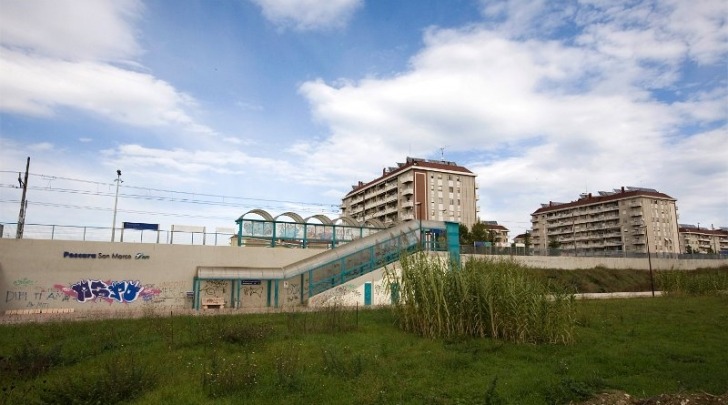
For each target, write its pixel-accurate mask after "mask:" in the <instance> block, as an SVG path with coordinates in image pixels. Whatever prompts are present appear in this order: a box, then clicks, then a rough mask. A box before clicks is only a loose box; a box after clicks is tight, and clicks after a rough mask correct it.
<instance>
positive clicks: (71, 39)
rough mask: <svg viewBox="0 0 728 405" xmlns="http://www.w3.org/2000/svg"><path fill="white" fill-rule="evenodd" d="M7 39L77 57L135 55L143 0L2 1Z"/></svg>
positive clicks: (1, 33)
mask: <svg viewBox="0 0 728 405" xmlns="http://www.w3.org/2000/svg"><path fill="white" fill-rule="evenodd" d="M0 9H1V10H2V12H1V13H0V38H2V44H3V45H4V46H9V47H13V48H17V49H22V50H24V51H25V52H28V53H36V54H41V55H46V56H50V57H57V58H61V59H74V60H88V59H91V60H118V59H126V58H133V57H134V56H136V55H137V54H138V53H139V52H140V51H141V49H140V48H139V45H138V44H137V41H136V38H135V33H134V30H133V29H130V25H131V23H133V22H134V21H135V20H136V19H138V18H139V17H140V15H141V13H142V11H143V6H142V4H141V2H140V1H139V0H33V1H22V0H9V1H3V2H2V6H1V7H0Z"/></svg>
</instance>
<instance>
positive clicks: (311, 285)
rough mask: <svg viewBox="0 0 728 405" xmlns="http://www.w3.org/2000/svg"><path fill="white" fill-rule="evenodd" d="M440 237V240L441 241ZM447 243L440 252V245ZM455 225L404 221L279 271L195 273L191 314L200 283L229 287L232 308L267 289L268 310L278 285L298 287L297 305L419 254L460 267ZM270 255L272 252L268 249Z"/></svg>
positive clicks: (225, 269)
mask: <svg viewBox="0 0 728 405" xmlns="http://www.w3.org/2000/svg"><path fill="white" fill-rule="evenodd" d="M443 236H444V238H442V237H443ZM443 239H444V240H446V241H447V242H446V245H445V246H442V244H441V241H442V240H443ZM459 240H460V237H459V224H458V223H456V222H441V221H408V222H404V223H402V224H399V225H397V226H395V227H392V228H387V229H382V230H379V231H378V232H376V233H372V234H370V235H368V236H364V237H362V238H359V239H355V240H353V241H350V242H348V243H345V244H340V245H338V246H336V247H334V248H333V249H328V250H325V251H323V252H321V253H319V254H317V255H314V256H311V257H309V258H307V259H304V260H301V261H298V262H295V263H291V264H289V265H286V266H283V267H274V268H271V267H198V269H197V276H196V277H195V279H194V283H193V289H194V292H193V293H194V299H193V307H194V309H200V305H201V304H200V289H201V283H202V282H203V281H213V280H217V281H230V282H232V291H231V293H230V294H231V297H230V298H231V302H238V303H239V302H240V299H241V295H240V291H241V289H242V286H244V285H247V284H250V283H263V282H264V283H266V287H267V288H266V291H267V297H266V302H267V306H268V307H273V308H278V307H279V306H280V303H279V291H280V288H281V285H282V283H285V282H286V281H288V280H296V281H297V283H296V284H300V289H301V291H300V294H299V296H300V304H302V305H305V304H306V303H307V302H308V300H309V299H310V298H311V297H313V296H315V295H317V294H320V293H322V292H324V291H327V290H329V289H332V288H335V287H337V286H340V285H342V284H345V283H347V282H349V281H352V280H354V279H356V278H358V277H361V276H363V275H365V274H368V273H370V272H372V271H375V270H377V269H380V268H382V267H384V266H386V265H388V264H391V263H394V262H397V261H399V259H400V257H401V256H402V255H403V254H408V253H412V252H415V251H418V250H447V251H448V252H449V253H450V256H451V259H452V260H455V261H457V262H459V261H460V241H459ZM271 254H275V249H271Z"/></svg>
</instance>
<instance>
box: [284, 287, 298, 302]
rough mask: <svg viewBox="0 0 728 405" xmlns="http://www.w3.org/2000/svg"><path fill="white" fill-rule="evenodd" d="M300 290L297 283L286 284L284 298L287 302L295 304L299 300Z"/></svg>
mask: <svg viewBox="0 0 728 405" xmlns="http://www.w3.org/2000/svg"><path fill="white" fill-rule="evenodd" d="M300 293H301V288H300V284H298V283H291V282H288V285H287V291H286V297H287V301H288V302H295V301H299V300H300V299H301V295H300Z"/></svg>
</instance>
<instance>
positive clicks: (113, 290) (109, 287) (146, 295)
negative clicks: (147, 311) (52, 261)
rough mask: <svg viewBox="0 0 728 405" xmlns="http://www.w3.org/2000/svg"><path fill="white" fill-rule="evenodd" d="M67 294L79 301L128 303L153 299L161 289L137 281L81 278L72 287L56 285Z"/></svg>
mask: <svg viewBox="0 0 728 405" xmlns="http://www.w3.org/2000/svg"><path fill="white" fill-rule="evenodd" d="M54 287H55V288H57V289H58V290H60V291H61V292H63V293H64V294H65V295H67V296H69V297H71V298H75V299H76V301H78V302H89V301H97V300H100V301H106V302H108V303H109V304H111V303H113V302H120V303H128V302H134V301H136V300H137V299H142V300H144V301H151V300H152V299H153V298H154V297H155V296H156V295H159V293H160V292H161V291H160V290H159V289H156V288H152V287H148V286H144V285H141V283H140V282H139V281H138V280H137V281H129V280H122V281H102V280H92V279H88V280H81V281H79V282H77V283H75V284H72V285H71V286H70V287H66V286H64V285H61V284H56V285H55V286H54Z"/></svg>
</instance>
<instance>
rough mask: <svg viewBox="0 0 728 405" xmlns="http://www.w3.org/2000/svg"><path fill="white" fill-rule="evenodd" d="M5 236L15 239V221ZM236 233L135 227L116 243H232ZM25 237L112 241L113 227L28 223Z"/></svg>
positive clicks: (120, 231) (122, 231) (118, 232)
mask: <svg viewBox="0 0 728 405" xmlns="http://www.w3.org/2000/svg"><path fill="white" fill-rule="evenodd" d="M0 225H2V226H1V227H2V235H1V236H2V238H9V239H14V238H15V233H16V230H17V224H16V223H6V222H3V223H0ZM232 237H236V239H235V245H237V234H235V233H227V232H186V231H176V230H175V231H171V230H162V229H160V230H158V231H154V230H136V229H123V228H116V242H127V243H157V244H174V245H204V246H229V245H230V239H231V238H232ZM23 239H45V240H70V241H92V242H111V228H110V227H99V226H79V225H50V224H25V227H24V230H23Z"/></svg>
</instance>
